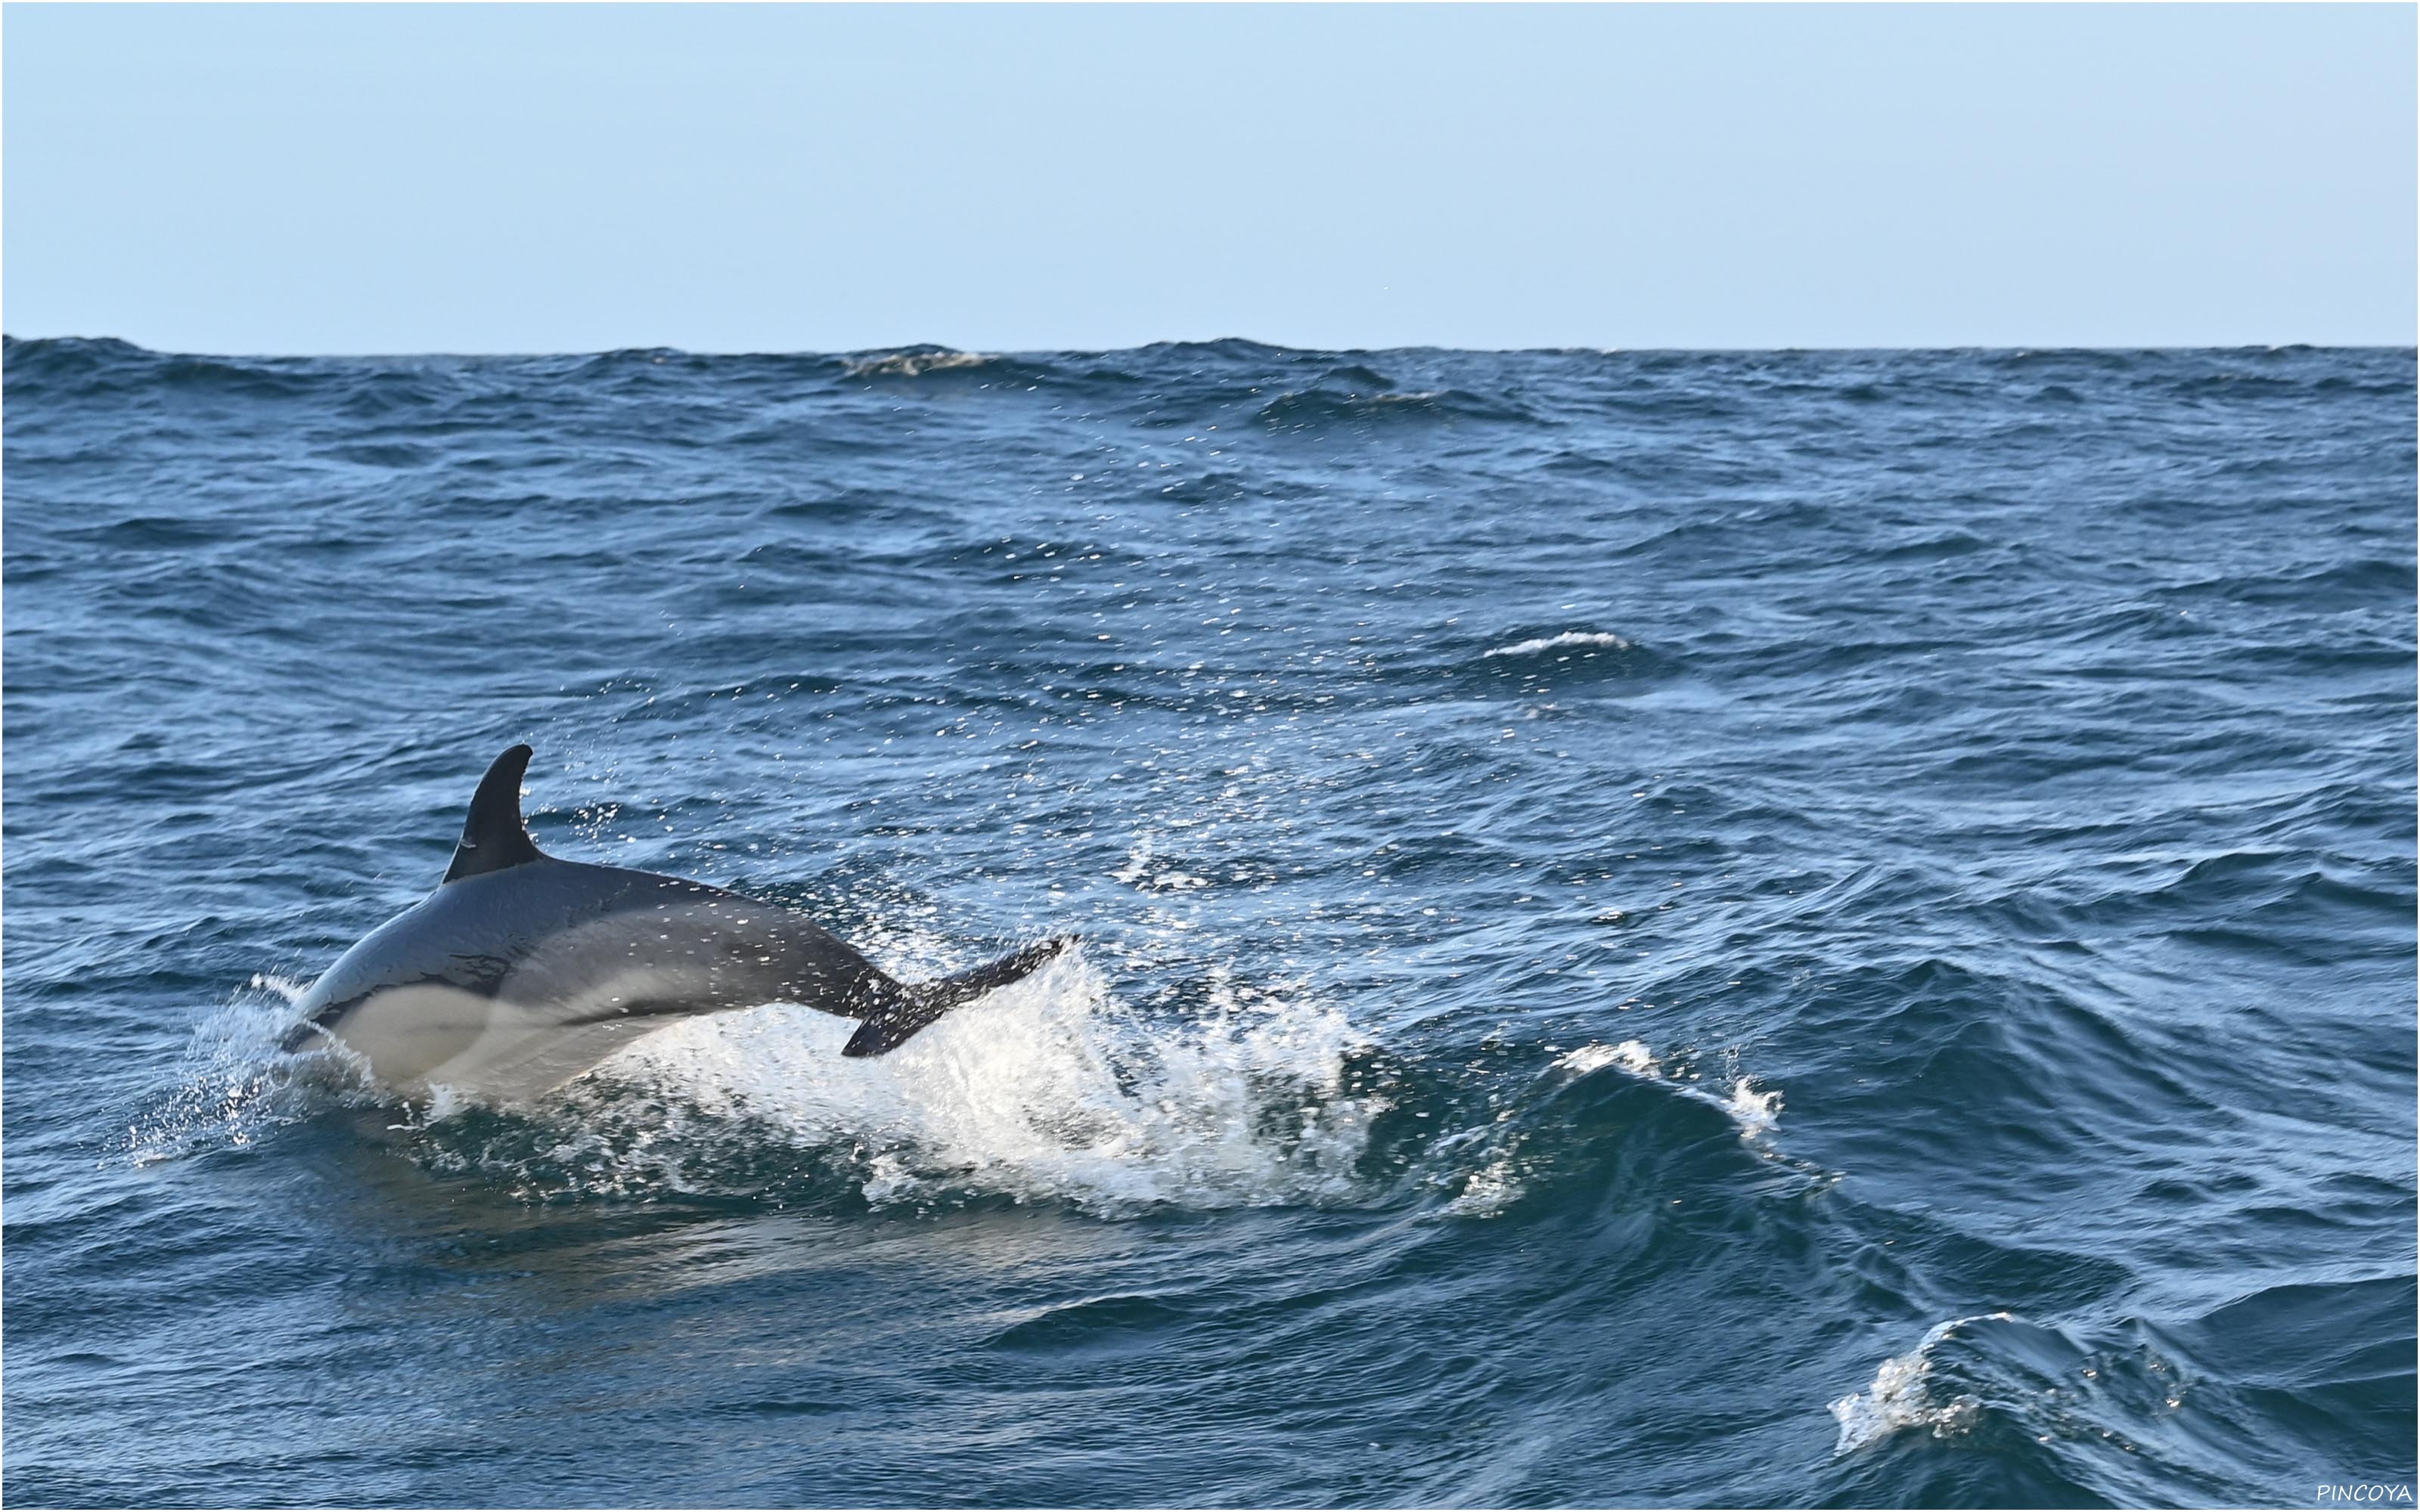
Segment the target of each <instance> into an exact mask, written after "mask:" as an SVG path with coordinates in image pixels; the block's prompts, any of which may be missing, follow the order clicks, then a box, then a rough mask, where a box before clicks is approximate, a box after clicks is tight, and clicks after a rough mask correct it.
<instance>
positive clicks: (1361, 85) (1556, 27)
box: [0, 4, 2420, 352]
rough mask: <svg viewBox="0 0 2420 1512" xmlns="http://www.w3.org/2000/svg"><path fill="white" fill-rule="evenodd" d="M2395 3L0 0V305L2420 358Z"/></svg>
mask: <svg viewBox="0 0 2420 1512" xmlns="http://www.w3.org/2000/svg"><path fill="white" fill-rule="evenodd" d="M2414 16H2415V12H2414V8H2412V7H2411V6H2409V5H2385V6H2358V7H2332V6H2302V5H2294V6H2283V7H2274V8H2273V7H2267V6H2217V7H2201V6H2188V5H2171V6H2150V7H2141V8H2136V7H2115V8H2107V7H2095V6H2066V5H2052V6H2034V7H2013V8H2002V7H1969V6H1949V7H1940V8H1932V7H1911V6H1878V7H1872V8H1829V7H1813V6H1789V7H1778V8H1765V7H1733V6H1686V7H1674V8H1665V7H1621V8H1594V7H1576V6H1558V7H1544V8H1527V7H1523V8H1511V7H1481V8H1463V7H1443V6H1428V7H1400V8H1399V7H1392V6H1346V7H1315V8H1284V7H1239V8H1231V7H1225V6H1165V7H1141V8H1127V7H1111V6H1074V7H1065V8H1025V7H1008V6H986V7H972V8H923V7H914V6H878V7H869V8H855V7H810V8H789V7H774V6H740V7H728V8H726V7H704V6H700V7H675V8H656V7H637V6H629V7H586V6H538V7H527V8H521V7H511V8H494V7H485V6H453V5H440V6H407V7H383V6H339V7H316V6H269V7H250V6H202V7H193V8H183V7H159V6H82V5H76V6H51V5H26V4H12V5H9V6H8V7H7V8H6V10H5V12H0V58H5V63H0V69H5V78H0V86H5V93H0V133H4V134H0V159H5V161H0V214H4V215H5V221H0V325H5V328H6V329H7V330H8V332H10V333H12V334H15V335H20V336H38V335H61V334H79V335H115V336H122V337H125V338H127V339H129V340H132V341H136V342H140V343H142V344H144V345H146V346H150V347H164V348H174V349H181V350H198V351H226V352H362V351H376V352H405V351H441V350H442V351H541V350H588V349H595V348H599V347H626V346H653V345H663V346H674V347H689V348H692V349H696V350H708V351H729V350H806V349H827V350H829V349H842V348H854V347H876V346H890V345H898V344H903V343H907V342H912V341H937V342H943V343H948V344H952V345H955V346H962V347H975V348H986V349H1018V348H1035V347H1117V346H1127V345H1132V344H1136V343H1140V342H1146V341H1152V340H1156V339H1161V338H1199V337H1213V336H1221V335H1242V336H1251V337H1256V338H1259V339H1262V340H1265V341H1273V342H1281V343H1286V344H1289V345H1295V346H1320V347H1383V346H1397V345H1415V344H1425V345H1438V346H1456V347H1539V346H1583V347H1776V346H1820V347H1838V346H1852V347H1869V346H1936V345H1966V344H1990V345H2015V346H2046V345H2137V344H2141V345H2179V344H2202V343H2214V344H2235V343H2279V342H2290V341H2307V342H2315V343H2391V344H2396V345H2406V344H2410V343H2412V341H2413V339H2414V323H2415V295H2414V286H2415V268H2414V259H2415V245H2414V224H2415V220H2420V204H2415V187H2414V186H2415V182H2420V162H2415V151H2414V131H2415V102H2414V85H2413V79H2414V69H2415V21H2414Z"/></svg>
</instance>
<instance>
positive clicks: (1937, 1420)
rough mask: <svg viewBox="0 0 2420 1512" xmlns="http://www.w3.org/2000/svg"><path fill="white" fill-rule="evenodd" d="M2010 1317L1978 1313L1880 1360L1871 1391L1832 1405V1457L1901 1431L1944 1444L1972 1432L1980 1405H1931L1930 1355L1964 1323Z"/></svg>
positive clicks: (1957, 1399)
mask: <svg viewBox="0 0 2420 1512" xmlns="http://www.w3.org/2000/svg"><path fill="white" fill-rule="evenodd" d="M2009 1316H2010V1315H2009V1314H2008V1313H1977V1314H1974V1315H1973V1316H1971V1317H1967V1318H1953V1319H1949V1321H1947V1322H1946V1323H1935V1324H1934V1325H1933V1326H1932V1327H1931V1329H1929V1330H1927V1331H1926V1333H1925V1335H1924V1337H1923V1338H1922V1339H1920V1340H1918V1341H1917V1342H1916V1348H1915V1349H1913V1350H1909V1351H1908V1352H1907V1353H1905V1354H1895V1355H1892V1356H1891V1357H1890V1358H1889V1359H1886V1360H1885V1361H1884V1362H1883V1363H1882V1367H1881V1368H1880V1369H1878V1370H1876V1371H1875V1372H1874V1383H1873V1384H1872V1385H1871V1386H1869V1387H1867V1388H1866V1389H1865V1390H1864V1391H1862V1392H1853V1393H1851V1394H1850V1395H1849V1396H1843V1397H1841V1398H1840V1399H1839V1400H1838V1401H1836V1402H1834V1403H1832V1404H1831V1405H1832V1416H1833V1417H1834V1418H1835V1419H1837V1420H1838V1422H1839V1425H1840V1437H1839V1440H1838V1443H1835V1444H1834V1445H1833V1447H1832V1453H1833V1454H1834V1455H1835V1456H1838V1455H1845V1454H1850V1453H1854V1451H1856V1450H1859V1449H1862V1448H1864V1447H1865V1446H1866V1445H1868V1444H1869V1443H1878V1442H1879V1441H1881V1440H1883V1439H1886V1438H1888V1437H1890V1436H1891V1435H1892V1434H1894V1433H1897V1432H1898V1431H1899V1430H1900V1429H1901V1428H1905V1427H1929V1428H1931V1430H1932V1436H1933V1437H1934V1438H1936V1439H1947V1438H1949V1437H1951V1436H1953V1435H1956V1434H1961V1433H1964V1432H1965V1431H1966V1430H1967V1429H1969V1428H1971V1427H1974V1426H1975V1420H1976V1418H1977V1417H1978V1416H1979V1415H1980V1414H1981V1412H1982V1410H1983V1404H1982V1403H1981V1402H1980V1401H1979V1400H1978V1399H1977V1398H1975V1397H1973V1396H1964V1395H1961V1396H1953V1397H1951V1398H1950V1399H1949V1400H1948V1401H1947V1402H1941V1403H1935V1402H1934V1401H1933V1400H1932V1398H1931V1394H1930V1393H1929V1392H1927V1391H1926V1389H1925V1380H1926V1378H1927V1377H1928V1376H1930V1375H1931V1373H1932V1350H1933V1349H1934V1347H1935V1346H1937V1345H1939V1344H1940V1343H1941V1342H1942V1341H1943V1340H1945V1339H1948V1338H1950V1337H1953V1336H1954V1335H1956V1333H1957V1331H1958V1329H1959V1328H1960V1327H1962V1326H1963V1325H1964V1324H1967V1323H1979V1322H1982V1321H1984V1320H1986V1319H1996V1320H1999V1321H2006V1320H2008V1319H2009Z"/></svg>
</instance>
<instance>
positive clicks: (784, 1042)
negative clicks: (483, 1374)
mask: <svg viewBox="0 0 2420 1512" xmlns="http://www.w3.org/2000/svg"><path fill="white" fill-rule="evenodd" d="M1220 998H1221V994H1219V993H1216V992H1214V994H1213V1000H1214V1004H1216V1005H1217V1006H1218V1008H1219V1010H1220V1011H1218V1013H1217V1014H1216V1015H1215V1016H1213V1017H1212V1018H1210V1019H1208V1020H1206V1021H1200V1022H1194V1023H1190V1024H1172V1023H1168V1022H1164V1021H1146V1020H1144V1019H1142V1018H1140V1017H1138V1016H1137V1015H1135V1014H1133V1013H1132V1012H1131V1011H1128V1010H1127V1009H1126V1008H1125V1006H1124V1005H1123V1004H1121V1003H1119V1002H1118V1001H1117V1000H1116V999H1115V998H1114V997H1113V996H1112V995H1110V993H1109V990H1108V986H1107V984H1106V982H1105V981H1104V980H1103V978H1102V977H1101V974H1100V973H1099V972H1098V971H1097V970H1095V969H1094V968H1093V967H1092V966H1091V965H1090V964H1087V963H1086V962H1085V961H1084V960H1083V959H1082V956H1081V951H1080V950H1078V951H1076V952H1071V953H1070V954H1069V955H1067V956H1064V957H1062V958H1061V959H1060V960H1059V961H1057V962H1054V963H1053V964H1051V965H1050V966H1048V967H1046V968H1045V969H1044V970H1042V971H1039V972H1037V973H1035V974H1034V975H1033V976H1032V977H1030V978H1028V979H1026V980H1024V981H1022V982H1018V983H1016V984H1015V985H1014V986H1011V987H1007V988H1003V989H1001V991H999V992H996V993H994V994H992V995H989V996H988V997H985V998H984V999H983V1000H982V1001H981V1002H979V1003H975V1004H970V1005H969V1006H968V1007H966V1008H964V1009H961V1010H959V1011H957V1012H955V1013H953V1014H951V1015H950V1016H949V1017H948V1018H945V1019H943V1020H941V1021H940V1022H939V1023H938V1024H936V1025H934V1026H932V1027H931V1028H928V1029H926V1030H924V1031H923V1033H921V1034H919V1035H918V1036H916V1038H915V1039H913V1040H911V1041H908V1042H907V1044H905V1045H902V1046H901V1047H900V1048H899V1049H897V1050H894V1051H892V1052H891V1053H890V1054H889V1055H886V1056H881V1057H872V1058H868V1059H861V1060H851V1059H846V1058H844V1057H842V1056H841V1055H840V1047H841V1045H842V1044H843V1043H844V1042H845V1041H846V1040H847V1038H848V1035H849V1033H850V1031H851V1029H852V1028H853V1025H851V1024H850V1023H849V1022H848V1021H846V1020H843V1019H838V1018H834V1017H832V1016H830V1015H829V1014H826V1013H821V1012H817V1011H814V1010H811V1009H805V1008H799V1007H794V1006H790V1005H780V1004H777V1005H771V1006H768V1007H764V1008H757V1009H751V1010H748V1011H744V1012H737V1013H722V1014H715V1015H712V1016H710V1017H703V1018H695V1019H688V1020H684V1021H682V1022H680V1023H678V1024H675V1025H672V1026H668V1027H666V1028H664V1029H662V1030H660V1031H659V1032H658V1033H655V1034H651V1035H649V1036H647V1037H646V1038H645V1039H644V1040H641V1041H637V1042H635V1043H633V1044H632V1045H630V1046H629V1047H628V1049H626V1050H624V1051H622V1052H621V1053H620V1054H618V1055H616V1056H614V1057H613V1058H611V1059H609V1060H607V1061H606V1062H605V1063H604V1064H603V1065H601V1066H599V1067H598V1068H597V1070H596V1071H595V1072H592V1073H591V1075H590V1077H588V1078H585V1079H583V1081H582V1082H577V1083H574V1084H573V1085H572V1087H571V1088H568V1089H567V1091H568V1092H569V1094H570V1095H569V1098H568V1102H569V1103H571V1104H572V1108H573V1110H574V1111H577V1109H578V1106H579V1104H580V1103H582V1102H583V1101H588V1102H597V1101H602V1100H608V1099H610V1098H611V1097H612V1096H613V1088H614V1086H615V1084H625V1085H628V1084H635V1085H637V1086H639V1087H641V1088H646V1089H648V1090H650V1091H653V1092H656V1093H658V1094H660V1095H663V1096H665V1097H666V1098H667V1099H668V1100H669V1101H670V1102H672V1103H675V1104H676V1105H677V1106H678V1108H680V1109H682V1110H684V1111H682V1112H680V1113H677V1114H675V1118H676V1119H695V1120H704V1121H706V1122H707V1123H709V1124H710V1123H713V1122H715V1121H718V1120H723V1119H730V1120H733V1122H734V1126H735V1127H740V1126H743V1125H744V1128H745V1129H746V1131H747V1134H748V1137H750V1138H752V1139H762V1138H764V1137H765V1136H766V1134H768V1132H769V1133H770V1134H773V1135H774V1136H775V1137H776V1138H778V1139H779V1140H780V1141H781V1142H783V1143H785V1144H789V1145H793V1146H796V1147H799V1148H800V1149H810V1150H830V1149H840V1150H853V1151H855V1152H856V1153H857V1154H858V1156H859V1157H860V1158H861V1160H862V1162H863V1168H864V1169H865V1170H866V1171H867V1172H868V1175H867V1177H866V1179H865V1180H864V1181H863V1182H862V1184H861V1191H862V1192H863V1194H864V1196H865V1197H866V1199H867V1200H868V1201H871V1202H875V1203H877V1204H888V1203H898V1204H913V1203H916V1202H920V1201H923V1200H928V1199H931V1198H933V1197H936V1196H941V1195H943V1194H947V1193H965V1192H973V1193H983V1194H990V1195H1001V1196H1010V1197H1014V1198H1016V1199H1017V1200H1019V1201H1058V1202H1066V1203H1070V1204H1073V1205H1075V1206H1077V1207H1079V1208H1083V1209H1086V1210H1088V1211H1102V1212H1125V1211H1135V1210H1138V1209H1140V1208H1144V1207H1149V1206H1154V1205H1158V1204H1180V1205H1184V1206H1188V1207H1232V1206H1254V1205H1264V1204H1275V1203H1288V1202H1315V1201H1321V1200H1333V1199H1340V1198H1342V1197H1345V1196H1349V1195H1350V1193H1351V1192H1352V1190H1353V1174H1352V1173H1353V1165H1354V1163H1355V1161H1356V1160H1357V1158H1358V1157H1359V1155H1360V1153H1361V1150H1362V1148H1363V1146H1364V1145H1365V1144H1366V1142H1367V1140H1368V1135H1369V1125H1370V1121H1371V1119H1373V1117H1374V1116H1375V1115H1376V1114H1377V1113H1379V1112H1380V1111H1383V1104H1382V1103H1379V1102H1378V1101H1377V1100H1375V1099H1365V1098H1352V1097H1347V1096H1345V1095H1343V1093H1342V1072H1343V1064H1344V1057H1345V1055H1346V1054H1347V1053H1348V1052H1349V1051H1350V1050H1352V1049H1353V1048H1354V1047H1355V1046H1356V1045H1357V1044H1359V1043H1360V1042H1361V1041H1360V1039H1359V1037H1358V1036H1357V1034H1356V1033H1355V1032H1354V1031H1353V1030H1352V1029H1351V1027H1350V1026H1348V1025H1347V1024H1346V1023H1345V1021H1344V1018H1343V1015H1342V1013H1339V1012H1337V1011H1334V1010H1332V1009H1325V1008H1321V1007H1318V1006H1316V1005H1309V1004H1301V1003H1286V1002H1278V1001H1273V1000H1268V999H1263V1000H1261V1001H1258V1002H1255V1003H1254V1004H1252V1005H1251V1006H1249V1007H1246V1006H1244V1005H1242V1004H1240V1003H1238V1002H1236V1001H1235V1000H1234V997H1233V994H1232V993H1228V994H1226V995H1224V1001H1223V1002H1221V1001H1220ZM687 1132H690V1133H694V1132H697V1131H695V1130H690V1131H687ZM599 1154H603V1155H605V1156H606V1157H607V1158H616V1156H615V1153H614V1152H613V1151H611V1150H599V1149H593V1148H592V1149H588V1150H584V1151H582V1155H583V1158H594V1157H596V1156H597V1155H599Z"/></svg>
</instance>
